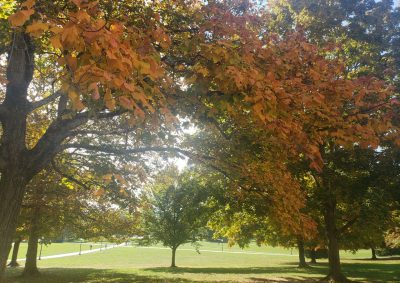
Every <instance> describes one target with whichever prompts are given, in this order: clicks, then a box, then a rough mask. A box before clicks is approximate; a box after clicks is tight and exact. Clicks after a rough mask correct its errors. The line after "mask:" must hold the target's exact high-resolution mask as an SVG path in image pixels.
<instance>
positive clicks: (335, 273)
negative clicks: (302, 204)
mask: <svg viewBox="0 0 400 283" xmlns="http://www.w3.org/2000/svg"><path fill="white" fill-rule="evenodd" d="M335 217H336V201H335V199H334V197H333V196H332V195H331V197H330V198H329V199H328V200H327V201H326V203H325V215H324V220H325V229H326V234H327V238H328V259H329V274H328V276H327V279H328V281H329V282H335V283H342V282H349V280H348V279H347V278H346V276H344V275H343V273H342V269H341V265H340V255H339V235H338V234H339V233H338V229H337V227H336V218H335Z"/></svg>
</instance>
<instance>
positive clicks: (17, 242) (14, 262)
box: [8, 237, 22, 267]
mask: <svg viewBox="0 0 400 283" xmlns="http://www.w3.org/2000/svg"><path fill="white" fill-rule="evenodd" d="M21 241H22V238H21V237H17V239H16V240H15V242H14V247H13V251H12V256H11V262H10V263H9V264H8V266H9V267H17V266H19V264H18V262H17V259H18V251H19V246H20V244H21Z"/></svg>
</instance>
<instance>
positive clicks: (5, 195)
mask: <svg viewBox="0 0 400 283" xmlns="http://www.w3.org/2000/svg"><path fill="white" fill-rule="evenodd" d="M33 60H34V50H33V46H32V42H31V40H30V38H29V36H27V35H26V34H23V33H18V32H16V33H15V34H14V36H13V40H12V41H11V44H10V50H9V53H8V66H7V80H8V84H7V89H6V96H5V99H4V102H3V103H2V104H1V106H0V107H1V111H0V114H1V115H0V119H1V123H2V140H1V146H0V169H1V179H0V239H1V241H0V282H1V281H4V280H3V279H4V271H5V266H6V262H7V257H8V254H9V251H10V248H11V243H12V239H13V236H14V233H15V229H16V225H17V219H18V215H19V211H20V208H21V203H22V198H23V195H24V192H25V187H26V185H27V183H28V181H29V178H28V177H27V176H28V175H29V174H28V173H27V170H26V168H27V166H29V165H28V162H26V157H27V148H26V144H25V143H26V141H25V137H26V118H27V116H28V113H29V101H28V99H27V90H28V87H29V84H30V82H31V80H32V76H33Z"/></svg>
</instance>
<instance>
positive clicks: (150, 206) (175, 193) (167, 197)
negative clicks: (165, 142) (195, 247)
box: [142, 168, 208, 267]
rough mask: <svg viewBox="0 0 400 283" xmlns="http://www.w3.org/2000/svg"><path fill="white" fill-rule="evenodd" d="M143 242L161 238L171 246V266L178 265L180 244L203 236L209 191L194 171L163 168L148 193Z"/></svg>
mask: <svg viewBox="0 0 400 283" xmlns="http://www.w3.org/2000/svg"><path fill="white" fill-rule="evenodd" d="M145 198H146V206H145V208H144V210H143V230H142V231H143V235H144V239H143V242H144V243H154V242H161V243H162V244H163V245H164V246H166V247H169V248H171V250H172V260H171V267H176V264H175V255H176V250H177V249H178V247H179V246H180V245H182V244H185V243H193V244H196V242H197V241H198V240H199V239H201V237H202V235H203V233H202V232H203V231H205V228H204V227H205V225H206V223H207V219H206V215H207V212H208V209H207V206H206V200H207V192H206V188H205V186H204V183H202V181H201V178H200V177H199V176H198V175H197V174H196V173H195V172H193V171H190V170H189V171H186V172H184V173H182V174H179V172H178V170H177V169H176V168H172V169H169V170H166V171H164V172H162V173H161V174H160V175H159V176H158V178H157V180H156V182H155V184H154V185H153V186H152V187H151V189H150V192H149V193H148V194H147V195H146V196H145Z"/></svg>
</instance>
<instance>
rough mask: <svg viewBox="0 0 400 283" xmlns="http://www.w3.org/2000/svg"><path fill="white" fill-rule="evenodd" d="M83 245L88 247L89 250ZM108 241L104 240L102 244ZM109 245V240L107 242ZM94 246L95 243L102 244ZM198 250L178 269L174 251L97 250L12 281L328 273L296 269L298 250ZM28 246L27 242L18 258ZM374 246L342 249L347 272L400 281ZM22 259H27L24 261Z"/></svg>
mask: <svg viewBox="0 0 400 283" xmlns="http://www.w3.org/2000/svg"><path fill="white" fill-rule="evenodd" d="M89 246H90V245H89V244H86V245H83V250H88V249H89ZM103 246H104V244H103ZM108 246H109V245H108ZM99 247H100V246H99V245H94V246H93V248H94V249H95V248H99ZM200 250H201V251H200V254H198V253H197V252H196V251H195V250H194V248H193V247H191V246H190V245H186V246H183V247H182V248H181V249H179V250H178V252H177V265H178V266H179V267H178V268H174V269H171V268H168V266H169V264H170V250H168V249H164V248H162V247H161V246H155V247H150V248H145V247H133V246H122V247H115V248H113V249H109V250H105V251H104V250H103V251H101V252H96V253H92V254H85V255H80V256H71V257H65V258H58V259H45V260H41V261H39V262H38V265H39V268H40V270H41V274H42V275H41V276H40V277H37V278H28V279H25V278H20V277H18V275H19V274H20V273H21V268H16V269H8V270H7V277H8V282H10V283H14V282H15V283H16V282H21V283H22V282H27V283H28V282H29V283H33V282H37V283H44V282H46V283H55V282H57V283H67V282H91V283H99V282H118V283H122V282H195V281H198V282H205V281H208V282H270V283H272V282H314V281H318V280H319V279H321V278H323V277H324V275H325V274H326V272H327V266H326V261H320V263H318V264H315V265H312V266H311V268H309V269H299V268H297V251H296V250H290V249H289V250H288V249H283V248H272V247H257V246H255V245H252V246H250V247H249V248H247V249H244V250H241V249H240V248H238V247H233V248H228V247H227V246H226V244H224V245H223V246H221V244H218V243H203V244H202V247H201V248H200ZM25 251H26V244H22V246H21V253H20V255H21V256H19V258H22V257H23V256H22V255H24V254H25ZM77 251H79V244H74V243H65V244H51V245H49V246H47V247H46V246H43V251H42V256H46V255H54V254H60V253H71V252H77ZM369 257H370V252H369V251H360V252H358V253H356V254H351V253H345V252H343V253H342V258H343V269H344V272H345V273H346V275H347V276H349V277H350V278H351V279H353V280H357V281H360V282H400V261H399V260H395V259H381V260H378V261H370V260H367V259H366V258H369ZM21 263H23V262H22V261H21Z"/></svg>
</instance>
